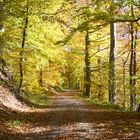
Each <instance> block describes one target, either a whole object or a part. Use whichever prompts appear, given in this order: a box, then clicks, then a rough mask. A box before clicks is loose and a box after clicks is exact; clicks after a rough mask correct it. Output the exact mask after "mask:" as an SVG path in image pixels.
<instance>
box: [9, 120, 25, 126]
mask: <svg viewBox="0 0 140 140" xmlns="http://www.w3.org/2000/svg"><path fill="white" fill-rule="evenodd" d="M23 123H24V122H23V121H21V120H19V119H16V120H12V121H11V122H10V126H11V127H12V128H16V127H20V126H22V125H23Z"/></svg>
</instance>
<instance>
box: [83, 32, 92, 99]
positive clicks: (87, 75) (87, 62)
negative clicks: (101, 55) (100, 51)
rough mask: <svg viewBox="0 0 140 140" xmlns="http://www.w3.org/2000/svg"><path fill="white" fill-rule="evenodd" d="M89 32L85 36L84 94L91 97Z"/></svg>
mask: <svg viewBox="0 0 140 140" xmlns="http://www.w3.org/2000/svg"><path fill="white" fill-rule="evenodd" d="M89 46H90V40H89V32H88V31H87V32H86V37H85V81H84V96H86V97H89V96H90V92H91V70H90V56H89Z"/></svg>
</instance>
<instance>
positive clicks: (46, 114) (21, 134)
mask: <svg viewBox="0 0 140 140" xmlns="http://www.w3.org/2000/svg"><path fill="white" fill-rule="evenodd" d="M50 99H51V102H52V104H51V105H50V106H49V107H47V108H44V109H31V110H30V109H28V110H26V111H21V112H20V111H18V112H17V111H11V110H9V111H8V113H3V112H0V140H121V139H122V140H140V114H138V113H131V112H127V113H126V112H115V111H110V110H106V109H101V108H98V107H96V106H95V105H86V103H84V102H83V101H81V100H80V99H78V98H77V94H76V92H75V91H65V92H62V93H60V94H56V95H52V96H51V97H50ZM2 114H3V115H2Z"/></svg>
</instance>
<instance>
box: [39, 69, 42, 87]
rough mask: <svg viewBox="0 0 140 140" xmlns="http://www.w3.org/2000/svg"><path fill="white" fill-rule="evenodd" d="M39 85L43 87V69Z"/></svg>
mask: <svg viewBox="0 0 140 140" xmlns="http://www.w3.org/2000/svg"><path fill="white" fill-rule="evenodd" d="M39 84H40V86H41V87H43V70H42V69H40V74H39Z"/></svg>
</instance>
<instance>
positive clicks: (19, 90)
mask: <svg viewBox="0 0 140 140" xmlns="http://www.w3.org/2000/svg"><path fill="white" fill-rule="evenodd" d="M27 27H28V0H27V6H26V18H25V25H24V29H23V36H22V46H21V51H20V53H19V57H20V59H19V73H20V80H19V86H18V96H20V94H21V92H22V91H21V88H22V83H23V76H24V75H23V49H24V47H25V41H26V32H27Z"/></svg>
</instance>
